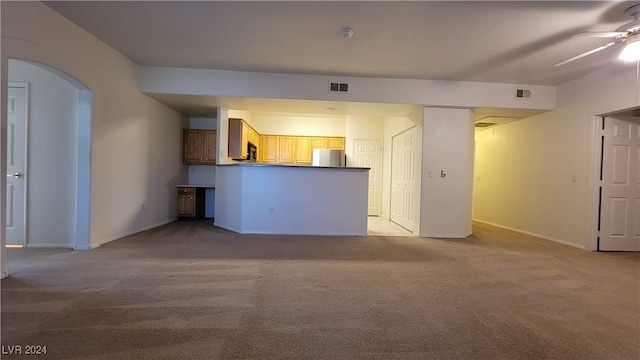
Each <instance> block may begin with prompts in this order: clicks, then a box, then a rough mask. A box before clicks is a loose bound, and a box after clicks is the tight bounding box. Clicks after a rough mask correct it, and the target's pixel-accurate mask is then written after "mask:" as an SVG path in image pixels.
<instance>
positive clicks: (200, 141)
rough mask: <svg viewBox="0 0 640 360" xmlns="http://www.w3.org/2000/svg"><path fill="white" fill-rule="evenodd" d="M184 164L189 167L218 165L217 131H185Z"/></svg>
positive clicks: (183, 142)
mask: <svg viewBox="0 0 640 360" xmlns="http://www.w3.org/2000/svg"><path fill="white" fill-rule="evenodd" d="M182 144H183V162H184V163H185V164H187V165H212V164H215V163H216V131H215V130H198V129H185V130H184V133H183V138H182Z"/></svg>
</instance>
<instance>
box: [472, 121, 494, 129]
mask: <svg viewBox="0 0 640 360" xmlns="http://www.w3.org/2000/svg"><path fill="white" fill-rule="evenodd" d="M495 124H497V123H490V122H477V123H476V127H479V128H486V127H489V126H493V125H495Z"/></svg>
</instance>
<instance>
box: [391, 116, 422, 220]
mask: <svg viewBox="0 0 640 360" xmlns="http://www.w3.org/2000/svg"><path fill="white" fill-rule="evenodd" d="M416 132H417V130H416V128H415V127H414V128H411V129H409V130H407V131H405V132H403V133H400V134H398V135H396V136H394V137H393V138H392V144H391V216H390V220H391V221H393V222H395V223H396V224H398V225H400V226H402V227H404V228H406V229H408V230H410V231H413V225H414V224H413V222H414V208H415V205H414V203H415V201H414V199H415V186H416V184H415V183H416V180H415V178H416V171H415V169H416V168H415V161H416Z"/></svg>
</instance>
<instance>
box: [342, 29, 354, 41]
mask: <svg viewBox="0 0 640 360" xmlns="http://www.w3.org/2000/svg"><path fill="white" fill-rule="evenodd" d="M340 35H342V37H343V38H347V39H348V38H350V37H352V36H353V30H352V29H351V28H348V27H346V28H342V30H340Z"/></svg>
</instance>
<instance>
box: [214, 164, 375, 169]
mask: <svg viewBox="0 0 640 360" xmlns="http://www.w3.org/2000/svg"><path fill="white" fill-rule="evenodd" d="M216 166H247V167H285V168H304V169H309V168H310V169H335V170H370V169H371V168H368V167H346V166H312V165H296V164H270V163H256V162H244V163H235V164H217V165H216Z"/></svg>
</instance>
